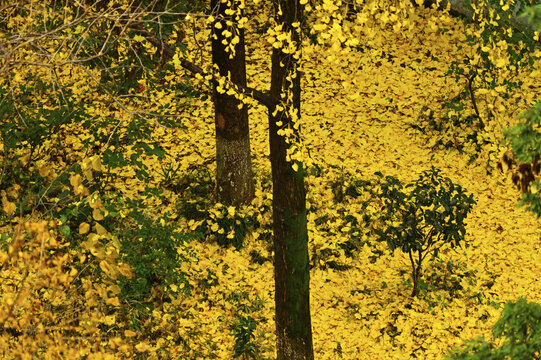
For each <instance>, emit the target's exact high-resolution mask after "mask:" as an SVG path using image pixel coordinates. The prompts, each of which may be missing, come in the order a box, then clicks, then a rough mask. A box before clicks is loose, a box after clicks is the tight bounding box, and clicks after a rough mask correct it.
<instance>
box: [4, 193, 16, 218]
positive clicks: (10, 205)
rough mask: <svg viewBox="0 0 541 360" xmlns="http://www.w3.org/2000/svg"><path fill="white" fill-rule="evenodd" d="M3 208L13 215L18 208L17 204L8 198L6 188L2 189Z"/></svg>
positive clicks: (9, 214)
mask: <svg viewBox="0 0 541 360" xmlns="http://www.w3.org/2000/svg"><path fill="white" fill-rule="evenodd" d="M2 209H3V210H4V212H5V213H6V214H7V215H8V216H11V215H13V214H14V213H15V210H17V206H16V205H15V203H12V202H10V201H9V200H8V198H7V196H6V192H5V191H4V190H2Z"/></svg>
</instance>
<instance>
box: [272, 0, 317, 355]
mask: <svg viewBox="0 0 541 360" xmlns="http://www.w3.org/2000/svg"><path fill="white" fill-rule="evenodd" d="M274 6H275V10H276V13H277V14H278V15H277V22H278V23H279V24H280V23H281V24H282V31H284V32H286V33H287V32H289V31H291V33H292V34H293V36H292V38H293V41H295V42H296V45H297V46H300V34H299V33H298V32H297V31H296V30H295V29H294V28H293V27H292V23H294V22H297V21H301V10H302V6H301V5H300V4H299V3H298V0H274ZM278 9H280V10H281V13H280V12H279V11H278ZM297 66H298V64H297V60H296V59H295V58H294V57H293V56H292V55H291V54H286V53H283V52H282V51H281V49H274V50H273V53H272V75H271V91H270V92H271V96H272V97H274V98H276V99H280V98H281V97H280V95H281V94H287V93H288V92H289V93H291V94H292V97H291V98H289V99H286V100H285V101H286V102H287V104H286V105H287V106H288V107H289V108H290V110H291V109H293V111H296V112H297V113H298V114H300V93H301V86H300V74H299V73H298V72H297ZM271 110H272V109H271ZM273 113H274V115H273ZM280 123H281V125H278V124H280ZM283 128H290V129H294V131H296V130H295V128H294V127H293V126H292V120H291V118H290V116H289V115H288V113H286V112H273V111H271V113H270V115H269V140H270V158H271V167H272V183H273V204H272V210H273V229H274V268H275V274H274V275H275V291H276V293H275V303H276V335H277V359H278V360H286V359H287V360H293V359H295V360H312V359H313V358H314V351H313V345H312V325H311V319H310V290H309V282H310V269H309V261H308V260H309V257H308V231H307V222H306V192H305V187H304V177H303V171H304V170H303V168H302V164H301V163H297V165H298V166H299V168H298V170H297V171H294V170H293V169H292V165H293V164H292V163H291V162H289V161H287V158H286V154H287V148H288V146H289V144H288V143H287V142H286V139H285V138H284V136H281V135H279V134H278V130H280V129H283ZM294 136H296V134H295V135H294Z"/></svg>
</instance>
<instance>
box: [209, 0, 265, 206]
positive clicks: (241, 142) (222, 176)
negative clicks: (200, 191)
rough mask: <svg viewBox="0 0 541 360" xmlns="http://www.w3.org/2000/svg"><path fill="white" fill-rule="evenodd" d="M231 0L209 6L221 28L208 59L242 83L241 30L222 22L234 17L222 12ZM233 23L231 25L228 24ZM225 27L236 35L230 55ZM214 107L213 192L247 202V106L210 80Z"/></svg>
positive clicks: (251, 193) (215, 0)
mask: <svg viewBox="0 0 541 360" xmlns="http://www.w3.org/2000/svg"><path fill="white" fill-rule="evenodd" d="M236 6H237V4H236V2H235V1H232V0H231V1H229V2H227V1H226V2H222V1H220V0H212V1H211V8H212V9H213V15H214V16H215V18H216V22H220V23H221V26H222V27H221V29H216V28H215V27H214V28H213V29H214V32H215V35H216V37H213V38H212V62H213V64H215V65H217V66H218V69H219V74H220V75H221V76H223V77H228V76H230V79H231V82H232V83H234V84H237V85H241V86H246V59H245V50H244V30H243V29H239V28H236V29H231V27H228V26H227V24H226V21H227V20H231V21H232V22H233V24H235V21H234V20H235V19H234V18H233V16H231V15H227V14H226V10H227V9H233V10H235V7H236ZM232 26H234V25H232ZM223 30H229V31H231V32H233V34H236V35H238V37H239V42H238V43H237V44H236V45H235V53H234V56H233V57H231V58H230V55H231V53H230V52H228V51H226V46H227V45H224V42H226V43H228V42H229V41H230V40H231V38H228V39H226V38H225V36H223V33H222V31H223ZM213 96H214V110H215V121H214V122H215V127H216V195H217V198H218V200H219V201H221V202H223V203H225V204H227V205H234V206H240V205H243V204H247V203H249V202H250V201H251V200H252V199H253V197H254V193H255V191H254V181H253V174H252V161H251V157H250V129H249V126H248V108H247V107H246V106H243V107H242V108H241V109H239V107H240V105H241V102H240V101H239V100H237V99H236V98H235V97H234V96H233V95H227V94H221V93H220V92H218V91H217V84H214V91H213Z"/></svg>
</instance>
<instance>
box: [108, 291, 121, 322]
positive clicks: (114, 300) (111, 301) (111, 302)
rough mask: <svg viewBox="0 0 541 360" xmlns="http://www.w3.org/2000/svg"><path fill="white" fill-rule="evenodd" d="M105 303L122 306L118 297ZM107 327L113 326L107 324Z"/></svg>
mask: <svg viewBox="0 0 541 360" xmlns="http://www.w3.org/2000/svg"><path fill="white" fill-rule="evenodd" d="M105 303H106V304H107V305H113V306H120V301H119V300H118V298H117V297H116V296H115V297H114V298H109V299H107V300H105ZM113 324H114V319H113ZM107 325H112V324H107Z"/></svg>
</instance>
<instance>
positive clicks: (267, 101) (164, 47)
mask: <svg viewBox="0 0 541 360" xmlns="http://www.w3.org/2000/svg"><path fill="white" fill-rule="evenodd" d="M129 27H130V28H131V29H133V30H135V31H136V32H137V33H138V34H139V35H141V36H143V37H144V38H145V39H147V41H148V42H150V43H151V44H152V45H154V46H155V47H156V48H157V49H158V50H159V51H160V52H161V53H162V56H166V58H167V59H166V61H167V60H169V59H171V58H172V57H173V56H174V55H175V50H174V49H172V48H171V47H170V46H169V45H168V44H166V43H165V42H164V41H163V40H162V39H159V38H158V37H156V36H155V35H154V34H152V33H151V32H149V31H148V30H145V29H143V28H142V27H141V25H139V24H133V25H131V24H130V25H129ZM180 65H182V67H183V68H185V69H186V70H188V71H190V72H192V73H194V74H201V75H202V76H203V77H205V76H206V75H208V74H207V73H206V72H205V71H204V70H203V69H202V68H201V67H199V66H197V65H195V64H194V63H192V62H191V61H188V60H186V59H181V60H180ZM211 81H213V82H216V83H217V82H218V79H217V78H216V77H215V76H214V75H212V80H211ZM233 84H234V85H235V87H236V88H237V90H240V92H241V93H242V94H243V95H247V96H249V97H251V98H253V99H255V100H257V101H259V102H260V103H261V104H262V105H264V106H265V107H267V108H268V109H269V111H274V109H275V108H276V106H277V105H278V104H279V103H280V102H279V101H278V99H276V98H274V97H273V96H271V95H270V93H269V92H262V91H259V90H257V89H254V88H251V87H248V86H242V85H238V84H235V83H233Z"/></svg>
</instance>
